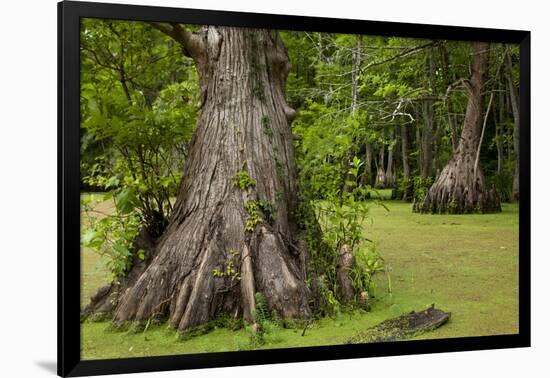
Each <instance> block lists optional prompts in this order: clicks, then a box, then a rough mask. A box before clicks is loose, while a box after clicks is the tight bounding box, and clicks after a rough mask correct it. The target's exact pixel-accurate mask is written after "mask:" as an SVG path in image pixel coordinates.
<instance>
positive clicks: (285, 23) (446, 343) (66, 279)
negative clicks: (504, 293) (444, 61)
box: [58, 1, 531, 376]
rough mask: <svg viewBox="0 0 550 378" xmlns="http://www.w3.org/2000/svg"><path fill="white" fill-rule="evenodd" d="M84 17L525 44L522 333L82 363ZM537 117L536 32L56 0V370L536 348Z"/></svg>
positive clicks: (522, 80)
mask: <svg viewBox="0 0 550 378" xmlns="http://www.w3.org/2000/svg"><path fill="white" fill-rule="evenodd" d="M80 18H109V19H120V20H139V21H163V22H180V23H192V24H214V25H231V26H242V27H254V28H269V29H284V30H302V31H321V32H338V33H351V34H374V35H382V36H403V37H417V38H436V39H449V40H478V41H490V42H502V43H517V44H519V45H520V117H521V118H520V124H521V127H520V130H521V134H520V147H521V148H520V152H521V154H520V172H521V174H520V191H521V193H522V195H521V199H520V204H519V217H520V223H519V239H520V240H519V242H520V253H519V333H518V334H515V335H500V336H480V337H461V338H449V339H437V340H416V341H399V342H387V343H377V344H360V345H334V346H316V347H301V348H289V349H273V350H253V351H241V352H221V353H202V354H186V355H171V356H161V357H143V358H120V359H105V360H86V361H81V358H80V341H81V340H80V338H81V336H80V316H79V315H80V300H79V298H80V254H79V253H76V251H77V250H79V248H80V241H79V237H80V202H79V195H80V188H79V153H80V145H79V85H80V84H79V74H80V68H79V35H80V34H79V32H80V29H79V22H80ZM530 121H531V115H530V32H529V31H518V30H500V29H487V28H471V27H459V26H440V25H423V24H409V23H396V22H380V21H362V20H348V19H331V18H316V17H303V16H286V15H285V16H283V15H271V14H255V13H242V12H227V11H212V10H197V9H182V8H169V7H156V6H135V5H121V4H106V3H89V2H72V1H63V2H60V3H58V374H59V375H60V376H83V375H99V374H117V373H134V372H150V371H165V370H177V369H196V368H206V367H222V366H239V365H256V364H272V363H288V362H299V361H318V360H336V359H349V358H362V357H374V356H391V355H409V354H422V353H441V352H453V351H466V350H482V349H500V348H516V347H528V346H530V339H531V338H530V336H531V321H530V316H531V310H530V307H531V299H530V259H531V256H530V178H531V177H530V176H531V173H530V165H531V164H530Z"/></svg>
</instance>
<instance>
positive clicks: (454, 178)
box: [413, 155, 501, 214]
mask: <svg viewBox="0 0 550 378" xmlns="http://www.w3.org/2000/svg"><path fill="white" fill-rule="evenodd" d="M473 160H474V159H473V158H472V157H470V156H464V155H458V156H455V157H453V159H451V161H450V162H449V163H448V164H447V166H446V167H445V168H444V169H443V171H442V172H441V174H440V175H439V177H438V179H437V180H436V182H434V184H433V185H432V186H431V188H430V189H429V190H428V193H427V194H426V197H424V200H423V201H415V202H414V203H413V211H414V212H419V213H431V214H470V213H496V212H500V211H501V208H500V199H499V198H498V195H497V193H496V191H495V190H494V189H492V190H487V189H486V188H485V179H484V177H483V173H482V172H481V169H478V170H476V169H474V164H473Z"/></svg>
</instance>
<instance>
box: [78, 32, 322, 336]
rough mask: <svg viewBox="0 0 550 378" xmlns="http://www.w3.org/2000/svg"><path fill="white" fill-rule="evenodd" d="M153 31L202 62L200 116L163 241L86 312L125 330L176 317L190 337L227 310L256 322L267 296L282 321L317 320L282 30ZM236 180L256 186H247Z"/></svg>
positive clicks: (174, 321)
mask: <svg viewBox="0 0 550 378" xmlns="http://www.w3.org/2000/svg"><path fill="white" fill-rule="evenodd" d="M154 26H155V27H157V28H158V29H160V30H161V31H163V32H165V33H166V34H169V35H171V36H172V37H173V38H174V39H176V40H177V41H178V42H180V43H181V44H182V45H183V46H184V49H185V51H186V52H187V53H188V54H189V55H190V56H191V57H193V59H194V60H195V62H196V64H197V69H198V72H199V78H200V86H201V94H202V108H201V113H200V116H199V119H198V121H197V126H196V129H195V132H194V135H193V139H192V142H191V147H190V152H189V157H188V160H187V161H186V166H185V175H184V177H183V179H182V182H181V186H180V189H179V194H178V197H177V201H176V204H175V206H174V210H173V212H172V215H171V218H170V221H169V224H168V226H167V229H166V232H165V233H164V235H163V236H162V237H161V238H160V239H159V241H158V243H156V245H155V246H154V247H152V248H151V250H150V252H148V255H147V256H148V257H147V259H146V262H144V264H142V266H141V267H138V266H137V265H136V267H134V268H133V269H132V271H130V273H129V275H128V276H131V277H133V279H132V280H131V281H124V282H122V283H121V284H120V285H115V284H112V285H111V289H110V290H109V293H104V294H105V295H103V297H104V298H105V299H103V300H96V301H95V303H93V302H92V304H91V305H90V306H92V307H91V308H90V306H89V308H88V309H87V310H88V312H94V311H105V312H111V311H112V313H113V319H114V320H115V321H116V322H124V321H146V320H148V319H150V318H156V317H168V318H169V320H170V323H171V324H172V325H173V326H174V327H176V328H177V329H178V330H180V331H183V330H186V329H188V328H190V327H193V326H198V325H200V324H203V323H205V322H207V321H209V320H211V319H213V318H215V317H216V316H218V315H220V314H222V313H223V314H230V315H232V316H235V317H238V316H244V318H245V319H246V320H247V321H250V322H252V321H254V319H253V308H254V305H255V301H254V294H255V293H256V292H261V293H263V295H264V296H265V298H266V300H267V303H268V306H269V309H270V310H275V311H277V312H278V313H279V314H280V315H281V316H283V317H286V318H303V317H307V316H309V315H310V314H311V311H310V308H309V306H308V300H309V296H310V294H309V290H308V288H307V285H306V283H305V277H304V272H305V267H303V266H302V265H303V264H304V261H305V259H304V256H300V253H299V252H298V251H297V250H296V247H293V246H295V245H297V244H298V242H297V238H298V234H299V232H300V230H299V229H298V225H297V221H296V219H295V215H294V212H293V211H292V210H293V209H296V208H297V206H298V204H297V192H296V191H297V188H296V168H295V159H294V149H293V145H292V135H291V129H290V123H291V122H292V119H293V118H294V115H295V112H294V110H292V109H291V108H290V107H289V106H288V105H287V103H286V101H285V94H284V93H285V92H284V91H285V83H286V78H287V74H288V71H289V69H290V64H289V60H288V56H287V52H286V49H285V47H284V45H283V43H282V41H281V39H280V37H279V35H278V33H277V32H275V31H267V30H258V29H245V28H232V27H213V26H209V27H204V28H203V29H202V30H201V31H200V32H198V33H189V32H187V31H185V30H183V29H182V28H181V27H180V26H179V25H172V26H169V25H167V24H155V25H154ZM237 172H244V174H245V175H247V176H249V177H250V178H252V179H253V180H255V184H254V185H252V184H250V185H247V186H248V188H244V187H241V188H239V187H238V186H239V184H237V185H236V184H235V183H234V182H233V181H234V179H236V174H237ZM251 201H254V202H251ZM247 204H248V206H247ZM251 204H252V205H253V204H255V205H256V206H255V209H252V208H253V207H254V206H251ZM260 204H263V205H262V206H260ZM255 216H258V217H259V218H256V221H254V217H255ZM301 253H302V254H303V253H305V251H301ZM138 268H139V269H138ZM232 269H233V271H234V272H235V273H234V274H232V273H229V272H231V270H232ZM214 272H218V274H217V275H215V274H214ZM106 303H108V304H107V305H105V304H106Z"/></svg>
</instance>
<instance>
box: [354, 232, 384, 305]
mask: <svg viewBox="0 0 550 378" xmlns="http://www.w3.org/2000/svg"><path fill="white" fill-rule="evenodd" d="M354 257H355V265H354V266H353V267H352V270H351V275H350V276H351V280H352V281H351V282H352V285H353V287H354V288H355V291H356V292H357V293H360V294H361V293H367V294H368V297H369V298H373V297H375V296H376V283H375V281H374V276H375V275H376V274H378V273H381V272H384V271H385V269H386V268H385V264H384V259H383V258H382V256H380V254H378V252H377V250H376V244H375V243H370V244H368V245H364V246H363V247H362V248H360V249H358V250H357V251H356V252H355V254H354ZM366 304H368V302H367V303H366Z"/></svg>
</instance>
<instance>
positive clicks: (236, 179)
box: [231, 169, 256, 190]
mask: <svg viewBox="0 0 550 378" xmlns="http://www.w3.org/2000/svg"><path fill="white" fill-rule="evenodd" d="M231 183H232V184H233V187H234V188H238V189H240V190H248V189H250V188H254V187H255V186H256V180H254V179H253V178H252V177H250V175H249V174H248V172H247V171H246V170H244V169H243V170H240V171H238V172H237V173H235V176H233V179H232V180H231Z"/></svg>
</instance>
